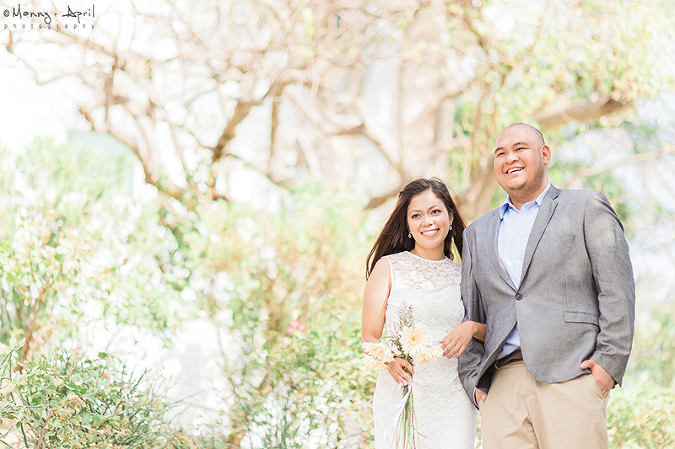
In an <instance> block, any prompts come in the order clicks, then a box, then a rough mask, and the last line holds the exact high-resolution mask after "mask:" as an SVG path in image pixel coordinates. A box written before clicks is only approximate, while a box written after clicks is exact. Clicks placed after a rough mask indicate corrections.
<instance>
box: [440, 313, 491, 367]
mask: <svg viewBox="0 0 675 449" xmlns="http://www.w3.org/2000/svg"><path fill="white" fill-rule="evenodd" d="M474 337H475V338H477V339H479V340H484V339H485V325H484V324H480V323H476V322H475V321H465V322H463V323H462V324H460V325H459V326H457V327H456V328H454V329H453V330H452V332H450V333H449V334H448V335H446V336H445V337H444V338H443V340H441V341H439V343H440V344H441V347H442V348H443V357H447V358H449V359H450V358H455V359H456V358H458V357H459V356H460V355H462V353H463V352H464V350H465V349H466V347H467V346H468V345H469V342H470V341H471V339H472V338H474Z"/></svg>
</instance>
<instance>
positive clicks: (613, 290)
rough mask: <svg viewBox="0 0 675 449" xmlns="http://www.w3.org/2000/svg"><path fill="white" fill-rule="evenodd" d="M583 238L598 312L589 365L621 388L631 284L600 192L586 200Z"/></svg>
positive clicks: (616, 223) (623, 245) (617, 230)
mask: <svg viewBox="0 0 675 449" xmlns="http://www.w3.org/2000/svg"><path fill="white" fill-rule="evenodd" d="M584 237H585V239H586V250H587V251H588V255H589V258H590V260H591V267H592V270H593V280H594V282H595V288H596V290H597V292H598V309H599V311H600V319H599V325H600V333H599V334H598V336H597V341H596V344H595V352H594V353H593V355H592V356H591V358H590V362H595V363H597V364H598V365H600V368H601V369H602V370H603V371H606V372H607V373H608V374H609V375H610V376H612V378H613V380H614V381H615V382H616V383H617V384H619V385H621V382H622V380H623V374H624V372H625V371H626V365H627V363H628V356H629V354H630V350H631V347H632V345H633V330H634V321H635V282H634V280H633V268H632V266H631V262H630V256H629V254H628V243H627V242H626V238H625V236H624V233H623V226H622V225H621V221H620V220H619V217H618V216H617V215H616V212H614V209H612V206H611V205H610V204H609V201H608V200H607V197H605V195H603V194H602V193H600V192H593V193H592V194H591V195H590V196H589V198H588V200H587V203H586V209H585V214H584ZM587 362H589V361H584V363H583V364H582V368H589V369H591V371H592V373H593V375H594V377H596V380H598V374H596V373H600V374H599V375H602V371H599V370H598V369H597V368H598V367H596V366H595V365H593V363H590V362H589V363H587ZM599 384H600V382H599ZM601 389H602V386H601Z"/></svg>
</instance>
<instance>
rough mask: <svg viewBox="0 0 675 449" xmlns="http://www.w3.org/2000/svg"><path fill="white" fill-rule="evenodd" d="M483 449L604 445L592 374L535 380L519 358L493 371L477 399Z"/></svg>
mask: <svg viewBox="0 0 675 449" xmlns="http://www.w3.org/2000/svg"><path fill="white" fill-rule="evenodd" d="M479 405H480V412H481V420H482V426H481V427H482V433H483V448H484V449H529V448H532V449H585V448H588V449H607V448H608V446H609V443H608V440H607V426H606V425H605V419H606V417H607V399H605V398H603V397H602V393H601V392H600V387H599V386H598V384H597V383H596V381H595V379H594V378H593V376H591V375H590V374H583V375H581V376H579V377H577V378H576V379H572V380H568V381H567V382H560V383H555V384H546V383H541V382H537V381H536V380H534V378H533V377H532V376H531V375H530V373H529V372H528V371H527V368H525V364H524V363H523V362H522V361H518V362H513V363H510V364H508V365H505V366H504V367H502V368H501V369H499V370H497V371H495V372H494V375H493V378H492V385H491V386H490V391H489V392H488V397H487V399H486V400H485V402H483V401H481V404H479Z"/></svg>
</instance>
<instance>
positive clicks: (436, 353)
mask: <svg viewBox="0 0 675 449" xmlns="http://www.w3.org/2000/svg"><path fill="white" fill-rule="evenodd" d="M442 354H443V348H441V347H440V346H433V347H430V348H428V349H427V350H426V351H424V352H421V353H420V354H419V355H418V356H417V361H418V362H419V364H420V365H424V364H425V363H427V362H429V361H430V360H431V359H436V358H438V357H440V356H441V355H442Z"/></svg>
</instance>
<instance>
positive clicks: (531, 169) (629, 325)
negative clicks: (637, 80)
mask: <svg viewBox="0 0 675 449" xmlns="http://www.w3.org/2000/svg"><path fill="white" fill-rule="evenodd" d="M550 158H551V150H550V148H549V147H548V146H547V145H545V143H544V138H543V136H542V135H541V132H539V131H538V130H537V129H536V128H534V127H531V126H529V125H525V124H514V125H510V126H508V127H506V128H505V129H504V130H503V131H502V132H501V134H500V135H499V137H498V139H497V143H496V146H495V160H494V170H495V175H496V177H497V180H498V182H499V184H500V185H501V186H502V188H503V189H504V190H505V191H506V193H507V194H508V197H507V199H506V201H505V202H504V204H502V206H501V207H500V208H499V209H496V210H494V211H492V212H490V213H488V214H487V215H485V216H483V217H481V218H479V219H478V220H476V221H475V222H474V223H473V224H471V225H470V226H469V227H468V228H467V229H466V230H465V231H464V250H463V253H462V264H463V268H462V287H461V291H462V299H463V301H464V306H465V308H466V315H465V320H473V321H477V322H481V323H486V325H487V334H486V339H485V343H484V344H483V343H482V342H479V341H478V340H475V339H474V340H473V341H472V342H471V343H470V344H469V346H468V348H467V349H466V351H465V352H464V354H462V356H461V357H460V360H459V373H460V377H461V379H462V382H463V384H464V388H465V389H466V392H467V394H469V396H470V397H471V398H473V400H474V401H475V404H476V405H477V406H478V407H479V408H480V411H481V415H482V426H481V428H482V433H483V447H484V448H485V449H493V448H514V449H524V448H552V449H555V448H561V449H563V448H564V449H569V448H574V449H579V448H593V449H597V448H602V447H605V448H607V447H608V439H607V428H606V425H605V418H606V413H607V397H608V395H609V391H610V390H611V389H612V387H613V386H614V385H615V384H619V385H620V384H621V381H622V378H623V374H624V371H625V369H626V364H627V362H628V355H629V353H630V349H631V346H632V341H633V323H634V316H635V285H634V281H633V271H632V267H631V262H630V259H629V255H628V245H627V243H626V239H625V237H624V235H623V227H622V225H621V222H620V221H619V219H618V217H617V215H616V213H615V212H614V210H613V209H612V207H611V206H610V204H609V202H608V201H607V198H606V197H605V196H604V195H603V194H602V193H599V192H594V191H575V190H559V189H557V188H555V187H554V186H552V185H551V184H549V180H548V171H547V166H548V163H549V161H550Z"/></svg>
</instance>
